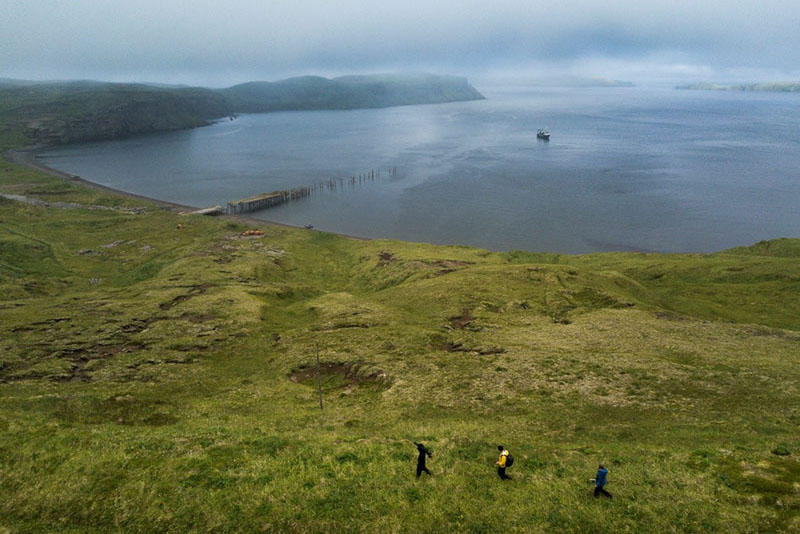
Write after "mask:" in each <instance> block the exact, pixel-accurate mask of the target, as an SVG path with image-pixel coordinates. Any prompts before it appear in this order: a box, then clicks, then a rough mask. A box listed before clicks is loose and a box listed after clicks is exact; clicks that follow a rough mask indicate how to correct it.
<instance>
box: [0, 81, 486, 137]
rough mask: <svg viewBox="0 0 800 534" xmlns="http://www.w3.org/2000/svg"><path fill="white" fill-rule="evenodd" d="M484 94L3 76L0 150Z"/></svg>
mask: <svg viewBox="0 0 800 534" xmlns="http://www.w3.org/2000/svg"><path fill="white" fill-rule="evenodd" d="M478 99H483V95H481V94H480V93H479V92H478V91H477V90H475V88H474V87H472V86H471V85H470V84H469V83H468V82H467V80H466V79H465V78H459V77H456V76H437V75H431V74H420V75H405V76H401V75H396V76H394V75H382V76H344V77H340V78H335V79H332V80H329V79H327V78H321V77H318V76H304V77H298V78H290V79H288V80H281V81H278V82H272V83H270V82H250V83H245V84H241V85H236V86H233V87H229V88H227V89H219V90H213V89H204V88H200V87H162V86H152V85H143V84H113V83H101V82H91V81H73V82H45V83H35V82H15V81H13V80H3V79H0V149H7V148H11V147H15V146H20V145H26V144H34V143H38V144H63V143H78V142H85V141H96V140H106V139H116V138H121V137H128V136H131V135H137V134H144V133H152V132H162V131H169V130H178V129H183V128H193V127H197V126H203V125H205V124H208V122H209V121H210V120H213V119H217V118H220V117H227V116H229V115H231V114H235V113H240V112H244V113H264V112H270V111H283V110H309V109H354V108H372V107H387V106H400V105H410V104H434V103H443V102H454V101H464V100H478Z"/></svg>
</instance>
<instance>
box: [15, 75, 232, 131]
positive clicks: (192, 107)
mask: <svg viewBox="0 0 800 534" xmlns="http://www.w3.org/2000/svg"><path fill="white" fill-rule="evenodd" d="M230 112H231V110H230V107H229V104H228V102H227V101H226V100H225V98H224V97H222V96H221V95H219V94H217V93H216V92H214V91H212V90H210V89H201V88H164V87H153V86H148V85H133V84H110V83H99V82H63V83H42V84H33V85H26V84H17V85H14V84H5V85H3V84H0V117H2V120H1V121H0V124H2V127H0V146H11V145H12V144H27V143H43V144H54V143H75V142H81V141H94V140H104V139H114V138H119V137H127V136H130V135H135V134H141V133H151V132H156V131H165V130H176V129H181V128H192V127H195V126H202V125H204V124H206V123H207V121H209V120H210V119H214V118H217V117H221V116H224V115H227V114H229V113H230Z"/></svg>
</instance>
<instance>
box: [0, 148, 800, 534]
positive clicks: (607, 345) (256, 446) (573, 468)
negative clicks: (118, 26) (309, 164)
mask: <svg viewBox="0 0 800 534" xmlns="http://www.w3.org/2000/svg"><path fill="white" fill-rule="evenodd" d="M0 193H2V194H4V195H16V196H13V197H12V196H5V197H0V430H2V432H3V440H2V442H0V472H2V477H0V494H2V495H3V496H4V498H3V499H1V500H0V531H3V530H8V531H10V532H15V533H17V532H19V533H27V532H45V531H58V532H74V533H77V532H81V533H87V532H88V533H92V532H97V533H100V532H112V531H113V532H154V531H159V532H190V531H196V532H201V531H215V532H259V531H260V532H382V531H393V532H415V533H417V532H437V533H440V532H500V531H511V532H578V531H581V532H625V531H627V532H646V531H651V532H709V531H716V532H797V529H798V527H800V523H799V521H800V520H799V519H798V510H800V494H798V492H797V486H798V484H800V462H798V455H800V432H799V431H798V428H800V410H799V409H798V406H800V388H799V387H798V384H800V366H798V363H800V362H799V361H798V360H800V263H798V262H797V260H796V251H797V249H798V247H800V244H799V243H800V241H798V240H796V239H792V240H778V241H770V242H764V243H759V244H757V245H754V246H753V247H750V248H747V249H735V250H731V251H725V252H722V253H719V254H709V255H660V254H628V253H625V254H590V255H584V256H564V255H554V254H533V253H525V252H511V253H507V254H497V253H490V252H487V251H482V250H478V249H472V248H468V247H435V246H428V245H421V244H410V243H402V242H396V241H357V240H350V239H347V238H343V237H339V236H335V235H331V234H326V233H322V232H316V231H308V230H301V229H291V228H285V227H278V226H271V225H269V224H264V223H259V229H260V230H262V232H263V233H262V234H261V235H253V236H243V235H242V232H243V230H245V229H247V228H249V227H250V226H249V223H246V222H245V221H243V220H238V219H228V218H218V219H214V218H206V217H199V216H196V217H195V216H191V217H181V216H178V215H174V214H172V213H168V212H165V211H162V210H159V209H156V208H154V207H153V206H150V205H147V204H144V203H142V201H140V200H132V199H126V198H122V197H117V196H113V195H109V194H106V193H102V192H97V191H89V190H85V189H82V188H79V187H77V186H75V185H74V184H71V183H66V182H62V181H58V180H56V179H54V178H51V177H47V176H44V175H42V174H39V173H37V172H35V171H31V170H27V169H22V168H20V167H17V166H15V165H12V164H10V163H5V162H3V163H0ZM34 199H35V200H38V201H40V202H45V203H47V204H38V205H36V204H33V203H32V202H33V200H34ZM179 225H180V227H179ZM775 251H779V252H778V253H777V254H776V253H774V252H775ZM317 357H319V360H320V362H321V364H320V366H319V369H320V374H319V376H318V375H317ZM320 385H321V397H320V392H319V389H318V388H319V386H320ZM320 402H322V409H320ZM411 440H416V441H423V442H424V443H425V444H426V445H427V446H428V447H430V448H431V449H432V450H433V452H434V456H433V458H432V459H430V460H429V462H428V467H429V468H430V469H431V471H432V472H433V476H432V477H430V478H422V479H420V480H416V479H415V478H414V465H415V452H416V449H415V448H414V446H413V444H412V442H411ZM498 443H502V444H504V445H506V446H507V447H508V448H509V449H510V450H511V452H512V453H513V454H514V456H515V458H516V463H515V465H514V467H513V468H512V469H511V470H510V472H511V474H512V476H513V477H514V479H513V480H512V481H507V482H501V481H500V480H499V479H498V477H497V475H496V473H495V471H494V465H493V463H494V461H495V460H496V456H495V454H496V446H497V444H498ZM600 462H603V463H605V464H606V465H607V466H608V467H609V469H610V474H609V486H608V489H609V491H610V492H611V493H613V494H614V499H613V501H597V500H594V499H593V498H592V496H591V491H592V486H591V484H590V483H589V482H588V479H589V478H591V477H593V476H594V472H595V470H596V468H597V464H598V463H600ZM498 503H502V505H498Z"/></svg>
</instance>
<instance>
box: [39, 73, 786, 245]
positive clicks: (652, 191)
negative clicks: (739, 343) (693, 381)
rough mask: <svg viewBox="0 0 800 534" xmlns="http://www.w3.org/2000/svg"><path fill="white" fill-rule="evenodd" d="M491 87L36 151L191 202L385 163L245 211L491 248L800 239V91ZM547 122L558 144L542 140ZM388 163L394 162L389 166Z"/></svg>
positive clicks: (102, 178)
mask: <svg viewBox="0 0 800 534" xmlns="http://www.w3.org/2000/svg"><path fill="white" fill-rule="evenodd" d="M484 94H485V95H486V96H487V97H488V100H485V101H479V102H465V103H454V104H445V105H433V106H409V107H399V108H388V109H375V110H354V111H311V112H286V113H273V114H257V115H242V116H240V117H238V118H237V119H236V120H234V121H228V120H225V121H220V122H218V123H216V124H214V125H212V126H209V127H206V128H198V129H195V130H189V131H181V132H173V133H167V134H159V135H152V136H145V137H138V138H134V139H127V140H123V141H114V142H104V143H94V144H81V145H73V146H66V147H60V148H57V149H54V150H50V151H48V152H46V153H44V154H42V155H41V156H40V159H41V161H42V162H43V163H45V164H47V165H50V166H52V167H55V168H58V169H62V170H65V171H67V172H71V173H74V174H78V175H80V176H82V177H83V178H86V179H88V180H91V181H94V182H98V183H101V184H104V185H108V186H111V187H115V188H118V189H122V190H125V191H130V192H133V193H138V194H142V195H146V196H150V197H156V198H161V199H164V200H169V201H173V202H178V203H183V204H189V205H194V206H209V205H215V204H222V205H224V204H225V203H227V202H228V201H231V200H236V199H239V198H243V197H247V196H251V195H254V194H259V193H265V192H269V191H273V190H276V189H289V188H293V187H298V186H301V185H310V184H313V183H319V182H322V181H327V180H329V179H331V178H343V177H347V176H351V175H358V174H361V173H365V172H367V171H369V170H370V169H376V170H378V169H380V170H381V178H380V179H379V180H376V181H374V182H367V183H362V184H360V185H358V184H357V185H355V186H347V185H345V186H344V187H341V186H340V187H338V188H336V189H335V190H329V189H327V188H326V189H324V190H323V191H321V192H318V193H315V194H313V195H312V196H310V197H308V198H305V199H303V200H299V201H294V202H291V203H288V204H284V205H282V206H280V207H277V208H272V209H269V210H266V211H262V212H259V213H256V214H253V216H255V217H259V218H263V219H266V220H273V221H278V222H283V223H288V224H295V225H305V224H312V225H314V226H315V227H316V228H318V229H322V230H328V231H333V232H340V233H345V234H351V235H358V236H365V237H376V238H393V239H403V240H409V241H425V242H431V243H439V244H462V245H473V246H478V247H483V248H487V249H490V250H508V249H526V250H535V251H552V252H565V253H582V252H592V251H610V250H641V251H659V252H711V251H717V250H722V249H725V248H729V247H733V246H738V245H747V244H752V243H754V242H757V241H759V240H762V239H772V238H776V237H800V96H798V95H791V94H767V93H760V94H753V93H750V94H748V93H727V92H705V91H678V90H674V89H653V88H640V87H635V88H603V89H564V88H558V89H553V88H546V89H539V88H537V89H535V90H534V89H495V90H485V91H484ZM543 126H547V127H548V128H549V129H550V130H551V132H552V139H551V140H550V141H549V142H544V141H539V140H537V139H536V129H537V128H539V127H543ZM388 169H396V173H394V174H390V173H389V172H387V171H388Z"/></svg>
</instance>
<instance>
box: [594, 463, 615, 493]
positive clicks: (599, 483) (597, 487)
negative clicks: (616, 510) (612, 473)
mask: <svg viewBox="0 0 800 534" xmlns="http://www.w3.org/2000/svg"><path fill="white" fill-rule="evenodd" d="M607 476H608V469H606V468H605V466H604V465H603V464H600V466H599V467H598V468H597V474H596V475H595V477H594V480H593V482H594V496H595V498H597V497H599V496H600V494H601V493H602V494H603V495H605V496H606V497H608V498H609V499H611V498H612V497H611V494H610V493H609V492H607V491H606V490H605V487H604V486H605V485H606V477H607Z"/></svg>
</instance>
